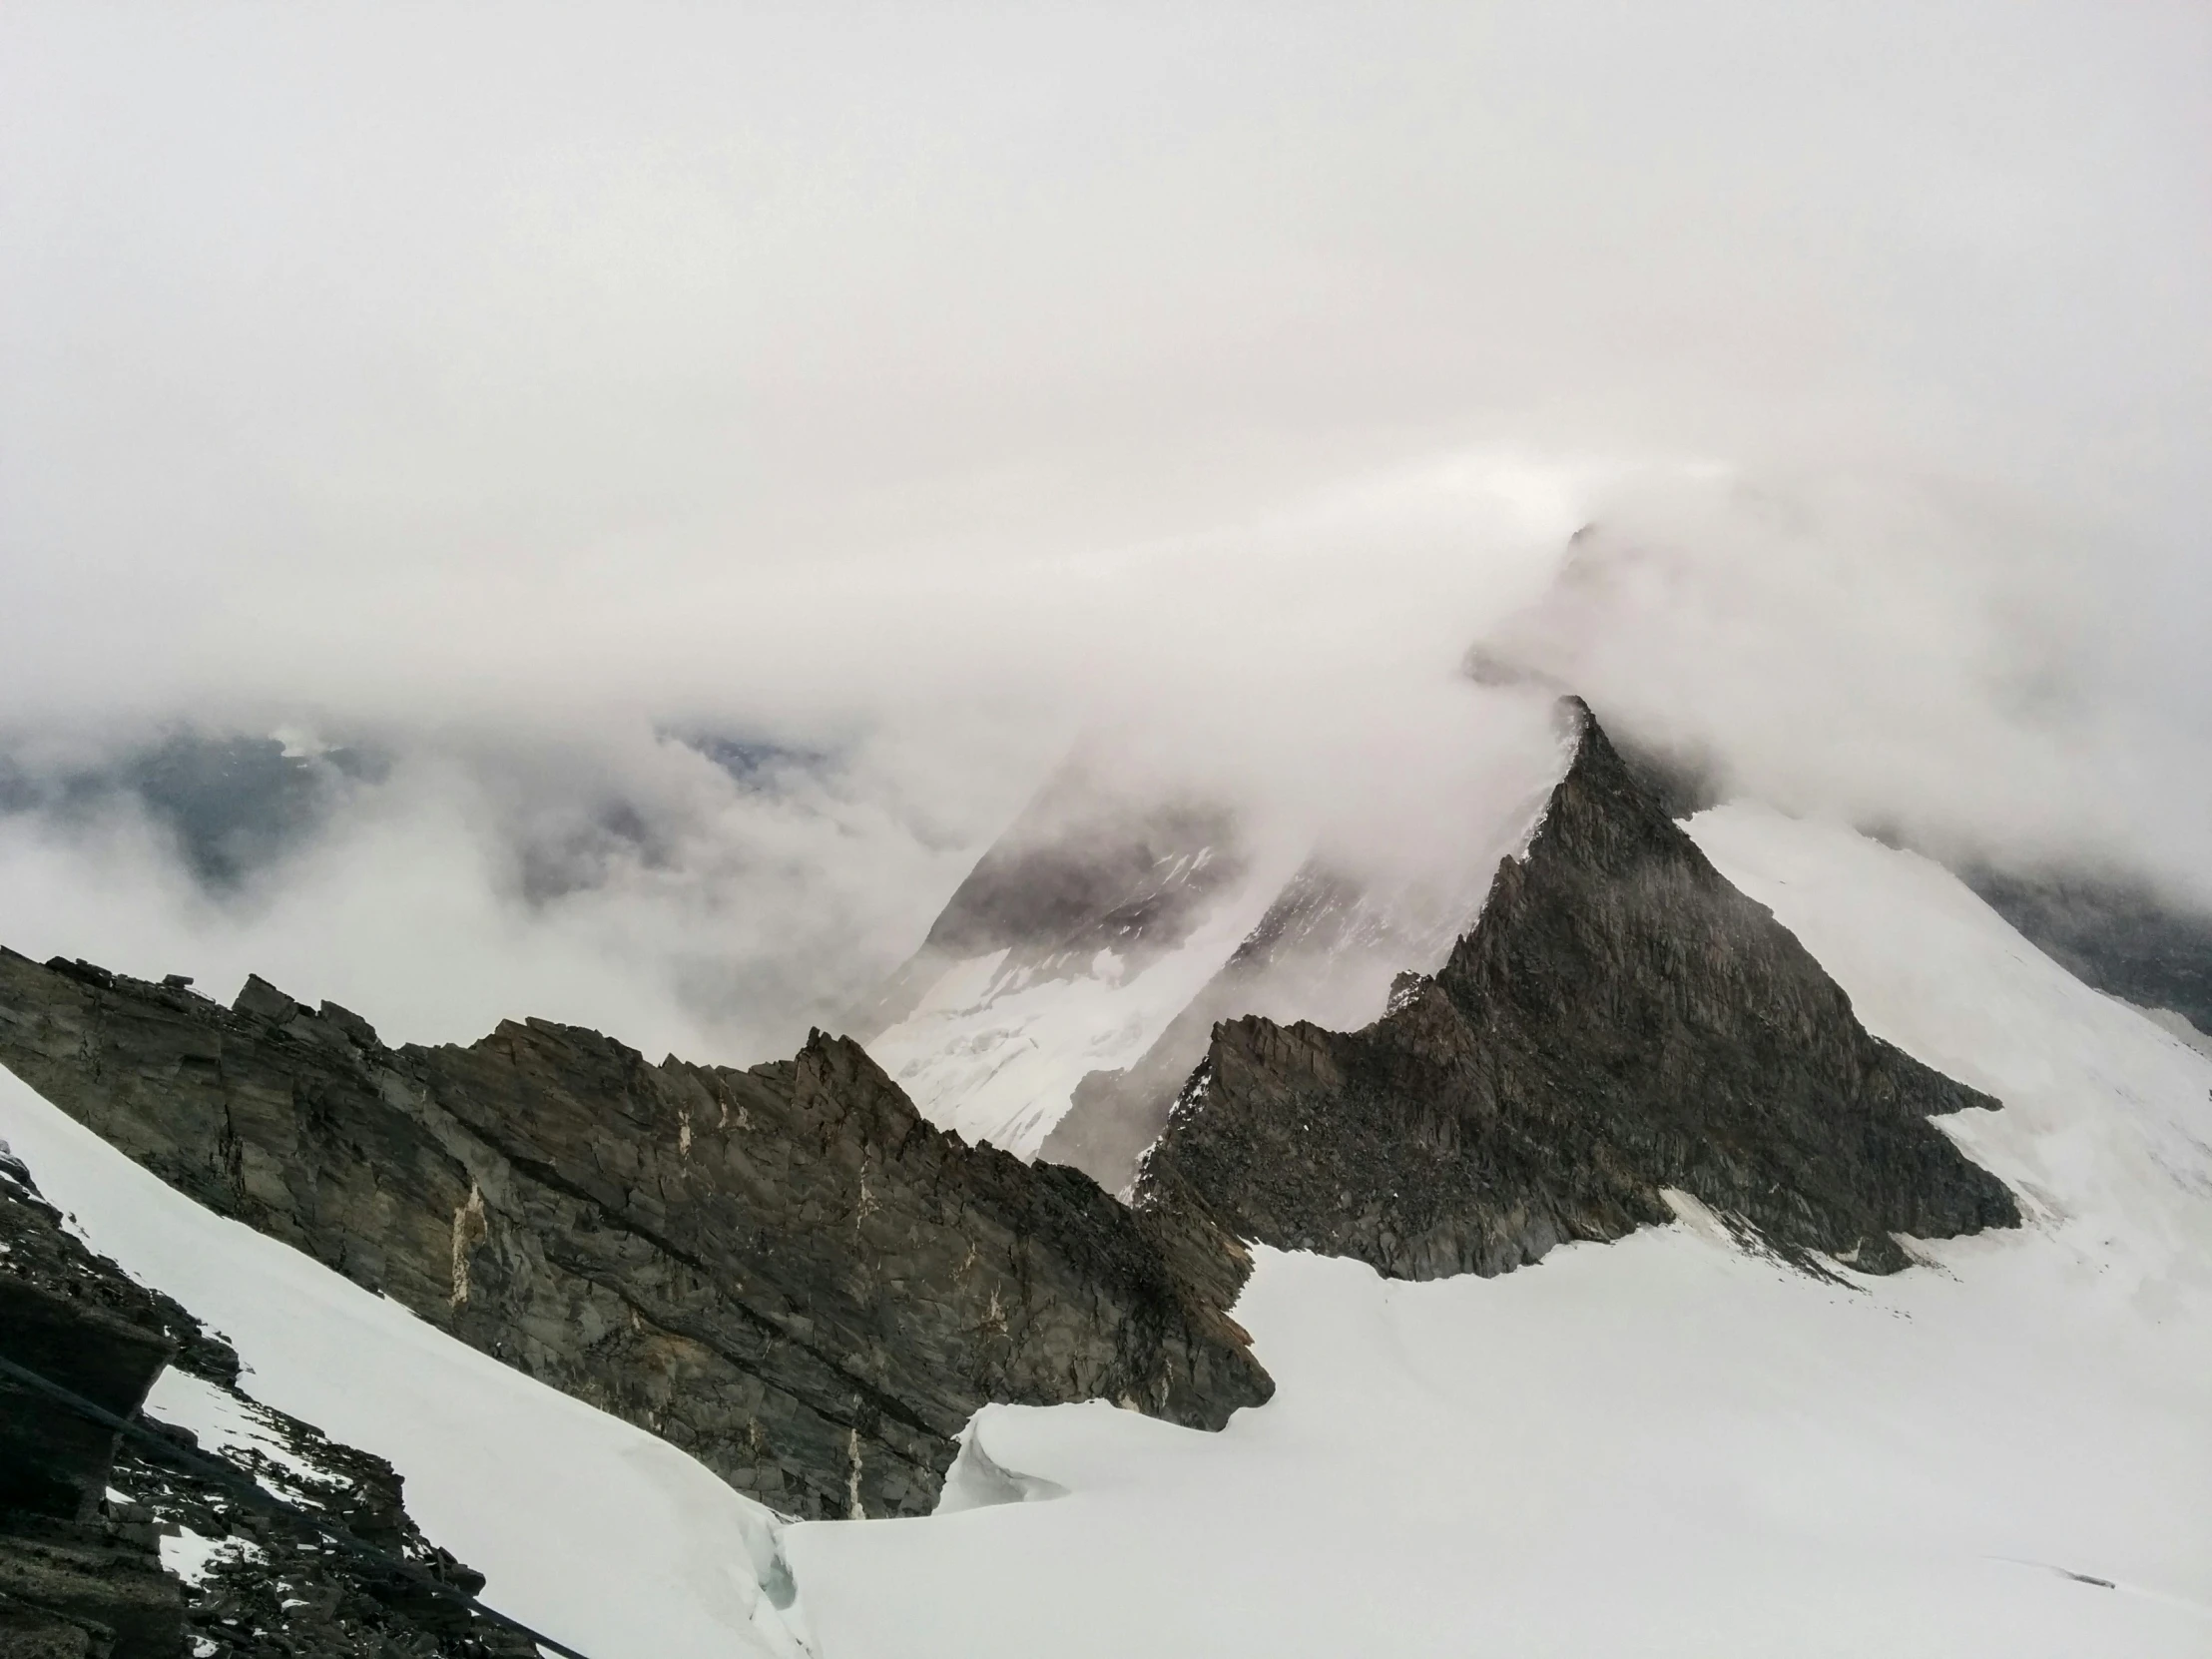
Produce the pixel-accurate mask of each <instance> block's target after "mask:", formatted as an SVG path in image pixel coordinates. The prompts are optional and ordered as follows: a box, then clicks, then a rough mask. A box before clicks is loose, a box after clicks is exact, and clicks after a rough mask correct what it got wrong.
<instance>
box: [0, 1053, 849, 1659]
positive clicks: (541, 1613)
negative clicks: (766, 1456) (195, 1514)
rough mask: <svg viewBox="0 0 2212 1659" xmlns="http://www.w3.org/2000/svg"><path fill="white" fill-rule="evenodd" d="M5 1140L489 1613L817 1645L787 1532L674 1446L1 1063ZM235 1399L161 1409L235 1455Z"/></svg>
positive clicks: (624, 1633)
mask: <svg viewBox="0 0 2212 1659" xmlns="http://www.w3.org/2000/svg"><path fill="white" fill-rule="evenodd" d="M0 1139H4V1140H6V1141H7V1142H9V1143H10V1145H11V1146H12V1147H13V1149H14V1151H15V1152H16V1154H17V1155H18V1156H20V1157H21V1158H22V1159H23V1161H24V1162H25V1163H26V1164H28V1165H29V1166H30V1168H31V1170H32V1172H33V1174H34V1176H35V1177H36V1179H37V1181H38V1183H39V1186H40V1188H41V1190H42V1191H43V1192H44V1193H45V1195H46V1197H47V1198H48V1199H49V1200H50V1201H51V1202H52V1203H54V1204H56V1205H58V1206H59V1207H60V1208H61V1209H63V1210H64V1211H67V1212H71V1213H73V1214H74V1217H75V1221H76V1225H77V1227H78V1229H79V1230H80V1232H81V1233H82V1234H83V1236H84V1237H85V1239H86V1241H87V1242H88V1243H89V1244H91V1245H92V1246H93V1248H94V1249H96V1250H98V1251H100V1252H101V1253H103V1254H104V1255H107V1256H109V1257H111V1258H113V1259H114V1260H115V1261H116V1262H118V1263H119V1264H121V1265H122V1266H123V1267H124V1268H125V1269H126V1270H127V1271H129V1272H130V1273H132V1274H133V1275H134V1276H136V1277H137V1278H139V1279H140V1280H142V1281H143V1282H144V1283H146V1284H149V1285H152V1286H154V1287H155V1288H156V1289H159V1290H162V1291H166V1292H167V1293H168V1294H170V1295H171V1296H173V1297H175V1298H176V1299H177V1300H178V1301H179V1302H181V1303H183V1304H184V1305H185V1306H186V1307H187V1308H188V1309H190V1310H191V1311H192V1312H193V1313H194V1314H195V1315H197V1316H198V1317H199V1318H200V1319H201V1320H202V1321H203V1322H204V1323H206V1324H207V1325H208V1326H209V1327H210V1328H211V1329H214V1330H216V1331H219V1332H221V1333H222V1334H223V1335H225V1336H227V1337H229V1338H230V1339H231V1340H232V1342H233V1343H234V1344H235V1345H236V1347H237V1349H238V1351H239V1354H240V1356H241V1358H242V1359H243V1360H244V1361H245V1363H246V1365H247V1367H248V1371H247V1374H246V1375H245V1376H244V1377H242V1378H241V1380H240V1385H241V1386H242V1387H243V1388H244V1389H245V1390H246V1391H247V1392H248V1393H249V1394H251V1395H252V1396H253V1397H255V1398H257V1399H260V1400H263V1401H266V1402H267V1403H269V1404H271V1405H274V1406H276V1407H277V1408H278V1409H280V1410H283V1411H287V1412H289V1413H291V1414H292V1415H293V1416H296V1417H299V1418H301V1419H303V1420H305V1421H307V1422H311V1423H313V1424H315V1425H316V1426H317V1427H320V1428H321V1429H323V1430H324V1432H326V1433H328V1434H330V1435H332V1436H333V1437H335V1438H337V1439H340V1440H343V1441H345V1442H348V1443H350V1444H352V1445H356V1446H360V1447H362V1448H363V1449H365V1450H369V1451H374V1452H376V1453H378V1454H380V1455H382V1456H384V1457H386V1458H388V1459H389V1460H390V1461H391V1463H392V1464H393V1466H394V1467H396V1468H397V1469H398V1470H399V1472H400V1473H401V1474H402V1475H403V1476H404V1477H405V1479H406V1499H407V1508H408V1511H409V1513H410V1514H412V1515H413V1516H414V1518H415V1520H416V1521H417V1522H418V1523H419V1524H420V1525H421V1527H422V1529H423V1531H424V1532H425V1533H426V1534H428V1536H429V1537H430V1538H431V1539H432V1540H433V1541H435V1542H437V1543H439V1544H442V1545H444V1546H445V1547H446V1548H447V1549H450V1550H451V1551H453V1552H454V1554H456V1555H458V1556H459V1557H460V1558H461V1559H462V1560H464V1561H466V1562H468V1563H469V1564H470V1565H471V1566H473V1567H475V1568H476V1569H477V1570H478V1571H479V1572H481V1573H483V1574H484V1575H485V1577H486V1580H487V1582H486V1584H485V1587H484V1590H483V1599H484V1600H485V1601H487V1602H489V1603H490V1604H491V1605H492V1606H494V1607H497V1608H498V1609H500V1610H501V1611H502V1612H505V1613H508V1614H511V1615H512V1616H514V1617H516V1618H519V1619H521V1620H522V1621H523V1622H524V1623H526V1624H529V1625H532V1626H534V1627H535V1628H537V1629H539V1630H542V1631H544V1632H545V1633H546V1634H548V1635H551V1636H554V1637H556V1638H558V1639H559V1640H561V1641H563V1642H565V1643H567V1644H568V1645H570V1646H572V1647H575V1648H577V1649H579V1650H581V1651H582V1652H584V1653H586V1654H589V1655H591V1659H734V1656H776V1659H793V1656H796V1655H800V1654H803V1653H805V1652H806V1651H807V1649H806V1647H805V1645H804V1644H803V1642H802V1641H801V1640H800V1639H799V1638H798V1637H797V1636H796V1635H795V1633H794V1632H795V1628H796V1627H795V1625H794V1624H793V1622H792V1621H791V1620H789V1619H787V1617H786V1615H785V1613H784V1612H783V1611H781V1610H780V1609H779V1608H778V1607H777V1605H776V1603H777V1602H778V1601H779V1600H787V1599H788V1594H787V1591H786V1589H785V1588H784V1586H785V1583H786V1580H785V1568H784V1565H783V1562H782V1559H781V1556H780V1553H779V1551H780V1538H781V1526H780V1523H779V1522H778V1521H777V1520H776V1518H775V1517H774V1516H773V1515H771V1514H770V1513H769V1511H767V1510H766V1509H764V1508H762V1507H761V1506H760V1505H759V1504H757V1503H754V1502H752V1501H750V1500H749V1499H746V1498H743V1497H740V1496H739V1495H738V1494H737V1493H736V1492H734V1491H732V1490H731V1489H730V1488H729V1487H728V1486H726V1485H724V1484H723V1483H722V1482H721V1481H720V1480H718V1479H716V1478H715V1477H714V1476H713V1475H712V1474H710V1473H708V1472H707V1470H706V1469H704V1468H702V1467H701V1466H700V1465H699V1464H697V1463H696V1462H694V1461H693V1460H692V1459H691V1458H689V1457H687V1456H685V1455H684V1454H683V1453H682V1452H680V1451H678V1450H677V1449H676V1448H675V1447H673V1446H670V1445H668V1444H666V1443H665V1442H663V1441H661V1440H658V1439H655V1438H654V1437H653V1436H652V1435H650V1434H647V1433H644V1432H642V1431H641V1430H639V1429H636V1428H633V1427H631V1426H630V1425H629V1424H627V1423H624V1422H622V1421H620V1420H618V1419H616V1418H614V1417H611V1416H608V1415H606V1414H605V1413H603V1412H600V1411H596V1410H593V1409H592V1408H591V1407H590V1406H587V1405H584V1404H581V1403H579V1402H578V1401H576V1400H572V1399H570V1398H569V1397H568V1396H567V1395H565V1394H561V1393H558V1392H556V1391H554V1390H553V1389H551V1388H548V1387H545V1386H544V1385H542V1384H540V1383H534V1382H532V1381H531V1380H530V1379H529V1378H527V1377H524V1376H523V1375H522V1374H521V1373H519V1372H516V1371H512V1370H510V1369H509V1368H507V1367H505V1366H503V1365H500V1364H499V1363H498V1362H497V1361H495V1360H492V1359H489V1358H487V1357H486V1356H484V1355H481V1354H478V1353H477V1352H475V1351H474V1350H473V1349H470V1348H467V1347H464V1346H463V1345H462V1344H460V1343H458V1342H455V1341H454V1340H453V1339H451V1338H449V1337H446V1336H444V1335H443V1334H441V1333H439V1332H437V1331H434V1330H432V1329H431V1328H430V1327H429V1326H427V1325H425V1324H423V1323H422V1322H421V1321H420V1320H417V1319H416V1318H415V1317H414V1316H413V1315H411V1314H409V1313H407V1312H406V1311H405V1310H404V1309H402V1308H401V1307H400V1306H399V1305H398V1304H396V1303H393V1302H388V1301H385V1300H383V1299H382V1298H379V1297H376V1296H372V1295H371V1294H369V1293H368V1292H366V1291H363V1290H361V1289H360V1288H359V1287H357V1286H355V1285H353V1284H351V1283H350V1282H348V1281H347V1280H344V1279H342V1278H340V1277H339V1276H338V1275H336V1274H334V1273H332V1272H330V1271H329V1270H328V1269H326V1268H324V1267H322V1266H320V1265H319V1264H317V1263H315V1262H313V1261H311V1260H309V1259H308V1258H307V1257H305V1256H303V1255H301V1254H299V1253H298V1252H297V1251H294V1250H292V1249H290V1248H289V1247H287V1246H285V1245H281V1244H278V1243H277V1242H276V1241H274V1240H272V1239H268V1238H265V1237H263V1236H262V1235H260V1234H258V1233H255V1232H253V1231H251V1230H250V1229H248V1228H246V1227H243V1226H241V1225H239V1224H238V1223H235V1222H230V1221H225V1220H223V1219H221V1218H220V1217H217V1216H215V1215H212V1214H210V1213H209V1212H208V1211H206V1210H203V1209H201V1208H200V1206H198V1205H197V1204H194V1203H193V1202H192V1201H191V1200H190V1199H187V1198H185V1197H184V1196H182V1195H181V1194H179V1193H176V1192H174V1191H172V1190H171V1189H170V1188H168V1187H166V1186H164V1185H163V1184H162V1183H161V1182H160V1181H158V1180H156V1179H155V1178H154V1177H153V1176H151V1175H149V1174H148V1173H146V1172H145V1171H144V1170H142V1169H140V1168H139V1167H138V1166H137V1165H136V1164H133V1163H132V1162H130V1161H129V1160H128V1159H127V1158H125V1157H124V1156H123V1155H122V1154H121V1153H119V1152H117V1151H115V1150H114V1149H113V1148H112V1147H109V1146H108V1145H106V1144H105V1143H104V1142H102V1141H101V1140H99V1139H98V1138H97V1137H95V1136H94V1135H93V1134H92V1133H91V1132H90V1131H88V1130H86V1129H84V1128H83V1127H81V1126H80V1125H79V1124H77V1123H76V1122H74V1121H73V1120H71V1119H69V1118H67V1117H65V1116H64V1115H63V1114H62V1113H61V1112H59V1111H57V1110H56V1109H54V1108H53V1107H51V1106H49V1105H48V1104H47V1103H46V1102H45V1101H43V1100H41V1099H40V1098H39V1097H38V1096H37V1095H35V1094H33V1093H32V1092H31V1090H30V1089H29V1088H28V1087H26V1086H25V1085H24V1084H23V1083H21V1082H19V1081H18V1080H17V1079H16V1078H14V1077H13V1076H11V1075H9V1074H8V1073H7V1072H4V1071H0ZM229 1404H230V1402H229V1401H228V1399H227V1398H226V1397H225V1396H224V1395H222V1394H221V1393H220V1392H219V1391H217V1390H214V1389H211V1388H208V1387H206V1386H205V1385H204V1384H201V1383H197V1382H195V1380H194V1379H192V1378H189V1377H185V1376H183V1375H181V1374H179V1373H175V1372H171V1373H168V1374H166V1375H165V1376H164V1377H163V1378H162V1380H161V1381H160V1382H159V1383H156V1384H155V1389H154V1393H153V1396H152V1398H151V1400H150V1401H149V1405H148V1409H149V1410H150V1411H151V1413H152V1414H153V1415H155V1416H157V1417H162V1418H165V1419H167V1420H170V1421H174V1422H177V1423H180V1424H181V1425H183V1426H185V1427H187V1428H191V1429H193V1430H194V1431H195V1432H196V1433H198V1434H200V1436H201V1437H202V1439H203V1441H205V1442H208V1443H212V1444H216V1445H224V1444H228V1443H230V1442H231V1441H232V1440H234V1439H236V1438H237V1437H238V1436H239V1434H240V1433H242V1432H246V1431H247V1430H245V1429H244V1428H242V1426H241V1425H240V1424H238V1423H237V1422H236V1421H234V1420H232V1419H233V1417H235V1414H236V1413H235V1409H233V1410H232V1411H230V1412H229V1413H227V1412H226V1410H225V1407H226V1406H229ZM764 1584H768V1585H772V1586H775V1587H776V1590H775V1593H774V1594H773V1595H772V1594H771V1593H770V1592H769V1591H768V1590H765V1589H764V1588H763V1585H764Z"/></svg>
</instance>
